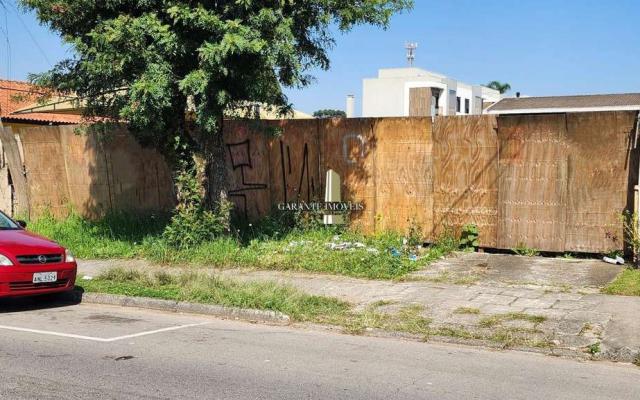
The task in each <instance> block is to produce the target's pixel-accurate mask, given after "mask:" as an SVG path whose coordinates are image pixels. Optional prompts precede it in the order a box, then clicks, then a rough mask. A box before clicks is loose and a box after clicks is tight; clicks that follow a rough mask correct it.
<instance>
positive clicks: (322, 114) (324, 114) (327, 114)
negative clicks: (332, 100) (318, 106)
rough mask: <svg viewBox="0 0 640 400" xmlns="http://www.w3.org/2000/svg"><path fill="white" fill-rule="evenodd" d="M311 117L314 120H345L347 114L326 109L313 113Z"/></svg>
mask: <svg viewBox="0 0 640 400" xmlns="http://www.w3.org/2000/svg"><path fill="white" fill-rule="evenodd" d="M313 116H314V117H315V118H346V117H347V113H346V112H344V111H342V110H332V109H326V110H318V111H316V112H314V113H313Z"/></svg>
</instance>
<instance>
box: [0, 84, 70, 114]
mask: <svg viewBox="0 0 640 400" xmlns="http://www.w3.org/2000/svg"><path fill="white" fill-rule="evenodd" d="M45 93H46V91H45V90H44V89H42V88H39V87H37V86H35V85H32V84H30V83H28V82H19V81H8V80H3V79H0V118H2V120H3V121H7V122H9V121H13V122H41V123H52V124H78V123H80V122H81V121H82V116H80V115H73V114H55V113H28V114H12V113H13V112H14V111H16V110H19V109H21V108H25V107H28V106H30V105H33V104H34V103H36V102H37V101H38V96H40V95H43V94H45Z"/></svg>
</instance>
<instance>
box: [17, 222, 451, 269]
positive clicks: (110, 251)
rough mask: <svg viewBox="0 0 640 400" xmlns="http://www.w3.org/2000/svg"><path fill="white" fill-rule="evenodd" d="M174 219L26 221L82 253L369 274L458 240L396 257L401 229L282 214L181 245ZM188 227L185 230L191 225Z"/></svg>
mask: <svg viewBox="0 0 640 400" xmlns="http://www.w3.org/2000/svg"><path fill="white" fill-rule="evenodd" d="M175 218H176V217H175V216H174V219H173V222H175V221H176V219H175ZM181 218H182V217H181ZM185 218H186V217H185ZM189 218H190V217H189ZM169 221H170V218H169V216H167V215H162V216H158V215H147V216H144V215H132V214H125V213H119V214H109V215H107V216H106V217H104V218H103V219H100V220H97V221H91V220H88V219H84V218H81V217H80V216H78V215H77V214H73V213H72V214H70V215H69V217H67V218H65V219H63V220H56V219H54V218H53V217H52V216H51V215H50V214H45V215H44V216H43V217H41V218H39V219H38V220H36V221H32V222H31V224H30V225H29V227H30V229H31V230H33V231H35V232H36V233H40V234H42V235H44V236H47V237H50V238H51V239H53V240H56V241H58V242H59V243H61V244H62V245H64V246H66V247H68V248H69V249H71V250H72V251H73V252H74V254H76V256H77V257H78V258H85V259H109V258H146V259H149V260H151V261H154V262H160V263H172V264H176V263H179V264H195V265H207V266H210V267H217V268H242V267H246V268H259V269H275V270H293V271H309V272H323V273H332V274H341V275H348V276H354V277H360V278H369V279H394V278H400V277H403V276H406V275H407V274H409V273H410V272H413V271H416V270H419V269H421V268H423V267H425V266H426V265H427V264H429V263H430V262H432V261H434V260H437V259H439V258H441V257H442V256H444V255H446V254H448V253H449V252H451V251H453V250H455V249H456V247H454V246H453V244H454V243H455V240H453V239H451V238H449V237H446V236H443V237H441V238H440V240H439V241H438V242H437V243H435V244H434V245H432V246H431V247H429V248H428V249H425V251H424V253H422V254H421V255H420V257H419V258H418V260H417V261H412V260H411V259H409V257H408V256H407V255H406V254H401V255H400V256H394V255H393V254H391V252H390V251H389V249H391V248H402V236H400V235H398V234H396V233H392V232H383V233H379V234H376V235H373V236H364V235H362V234H360V233H358V232H356V231H353V230H348V229H345V228H335V227H324V226H322V227H318V228H314V229H301V228H299V227H295V226H293V227H292V226H290V225H288V224H290V223H291V220H287V219H286V217H284V216H282V215H274V216H271V217H269V218H265V219H264V220H262V221H259V222H257V223H255V224H249V223H247V224H246V225H245V226H244V227H243V229H242V230H241V231H238V232H236V235H235V236H234V235H226V234H225V235H218V236H217V235H216V234H212V235H211V236H210V237H208V239H207V240H205V241H204V242H201V239H202V235H200V234H199V233H193V235H192V236H191V239H188V240H186V239H185V240H186V241H183V242H181V243H182V244H181V243H178V242H177V241H175V240H173V239H170V238H169V237H168V236H167V235H169V234H167V232H172V233H171V234H170V235H174V234H176V235H177V234H178V230H172V229H174V228H171V226H174V225H173V222H172V224H171V225H170V227H167V224H168V223H169ZM184 221H185V220H183V222H184ZM207 224H208V223H206V224H205V225H207ZM189 226H190V225H189V224H185V226H184V227H182V228H180V229H181V230H182V229H186V230H189ZM200 230H206V228H204V225H203V226H201V227H200V228H197V229H195V228H194V231H200ZM170 235H169V236H170ZM336 236H337V239H335V240H339V241H344V242H354V243H355V242H359V243H363V244H364V245H365V247H363V248H355V249H352V250H343V251H338V250H332V249H330V248H329V247H328V246H327V244H328V243H330V242H332V241H334V238H335V237H336Z"/></svg>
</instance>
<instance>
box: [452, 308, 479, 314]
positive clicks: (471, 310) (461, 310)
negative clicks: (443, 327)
mask: <svg viewBox="0 0 640 400" xmlns="http://www.w3.org/2000/svg"><path fill="white" fill-rule="evenodd" d="M453 313H454V314H476V315H477V314H480V309H479V308H475V307H458V308H456V309H455V310H453Z"/></svg>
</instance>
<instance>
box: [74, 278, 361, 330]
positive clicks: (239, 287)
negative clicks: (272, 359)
mask: <svg viewBox="0 0 640 400" xmlns="http://www.w3.org/2000/svg"><path fill="white" fill-rule="evenodd" d="M78 283H79V284H81V285H82V287H83V289H85V290H86V291H89V292H104V293H112V294H120V295H127V296H141V297H152V298H161V299H170V300H177V301H189V302H194V303H204V304H219V305H223V306H229V307H241V308H251V309H258V310H272V311H280V312H282V313H284V314H287V315H289V316H290V317H291V318H292V319H293V320H294V321H316V320H318V319H319V318H320V317H326V316H334V317H336V316H341V315H344V314H345V313H346V312H347V311H348V310H349V309H350V305H349V304H348V303H346V302H344V301H341V300H338V299H335V298H330V297H323V296H311V295H307V294H305V293H303V292H301V291H299V290H297V289H295V288H293V287H291V286H285V285H279V284H277V283H274V282H250V283H244V282H238V281H234V280H230V279H223V278H220V277H216V276H210V275H207V274H199V273H195V272H194V273H184V274H169V273H166V272H156V273H147V272H141V271H139V270H129V269H120V268H116V269H112V270H109V271H107V272H105V273H104V274H102V275H100V276H98V277H97V278H96V279H94V280H90V281H82V282H78Z"/></svg>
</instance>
